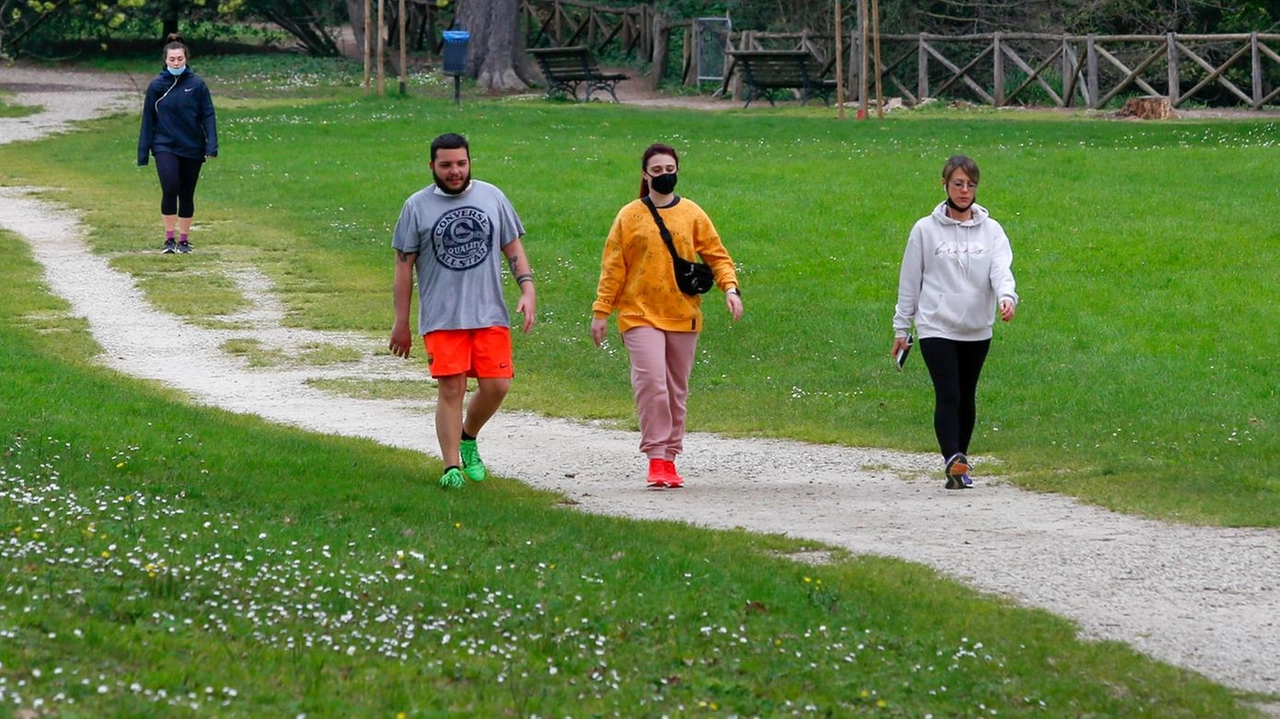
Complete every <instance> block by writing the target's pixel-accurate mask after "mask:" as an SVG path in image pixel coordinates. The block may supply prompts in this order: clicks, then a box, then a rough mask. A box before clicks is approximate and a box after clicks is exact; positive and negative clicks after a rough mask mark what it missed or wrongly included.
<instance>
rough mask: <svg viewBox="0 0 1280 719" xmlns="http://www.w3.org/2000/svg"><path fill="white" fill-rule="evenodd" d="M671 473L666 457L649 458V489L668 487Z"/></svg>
mask: <svg viewBox="0 0 1280 719" xmlns="http://www.w3.org/2000/svg"><path fill="white" fill-rule="evenodd" d="M669 481H671V475H670V474H669V473H668V472H667V461H666V460H665V459H651V460H649V489H666V488H667V486H668V485H667V482H669Z"/></svg>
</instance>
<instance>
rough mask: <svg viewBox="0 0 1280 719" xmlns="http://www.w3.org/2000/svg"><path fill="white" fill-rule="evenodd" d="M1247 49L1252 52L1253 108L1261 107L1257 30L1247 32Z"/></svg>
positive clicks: (1260, 70)
mask: <svg viewBox="0 0 1280 719" xmlns="http://www.w3.org/2000/svg"><path fill="white" fill-rule="evenodd" d="M1249 49H1250V51H1252V53H1253V109H1255V110H1261V109H1262V52H1261V51H1260V50H1259V49H1258V32H1257V31H1256V30H1255V31H1254V32H1251V33H1249Z"/></svg>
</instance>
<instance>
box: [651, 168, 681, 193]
mask: <svg viewBox="0 0 1280 719" xmlns="http://www.w3.org/2000/svg"><path fill="white" fill-rule="evenodd" d="M649 189H651V190H653V191H654V192H656V193H658V194H659V195H670V194H671V193H672V191H674V190H675V189H676V173H674V172H668V173H666V174H662V175H658V176H657V177H653V178H650V179H649Z"/></svg>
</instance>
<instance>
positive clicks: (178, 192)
mask: <svg viewBox="0 0 1280 719" xmlns="http://www.w3.org/2000/svg"><path fill="white" fill-rule="evenodd" d="M203 165H204V158H203V157H201V158H195V159H193V158H190V157H179V156H178V155H175V154H173V153H172V152H157V153H156V174H158V175H159V176H160V214H162V215H177V216H178V217H195V214H196V183H197V182H199V181H200V168H201V166H203Z"/></svg>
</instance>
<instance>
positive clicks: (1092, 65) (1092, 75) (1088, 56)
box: [1084, 33, 1098, 110]
mask: <svg viewBox="0 0 1280 719" xmlns="http://www.w3.org/2000/svg"><path fill="white" fill-rule="evenodd" d="M1084 43H1085V63H1086V64H1087V65H1088V69H1087V70H1086V72H1087V75H1086V76H1085V77H1086V78H1087V80H1086V82H1085V92H1086V93H1087V94H1088V100H1089V109H1090V110H1097V109H1098V48H1097V47H1096V45H1095V43H1094V37H1093V33H1089V36H1088V37H1087V38H1085V41H1084Z"/></svg>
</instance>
